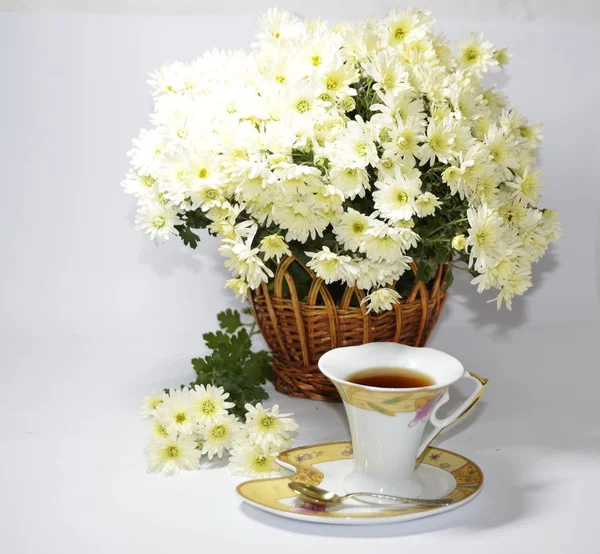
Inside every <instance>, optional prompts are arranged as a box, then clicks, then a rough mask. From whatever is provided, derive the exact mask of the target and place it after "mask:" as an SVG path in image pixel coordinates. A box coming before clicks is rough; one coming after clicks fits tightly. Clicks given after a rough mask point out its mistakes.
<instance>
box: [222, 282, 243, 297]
mask: <svg viewBox="0 0 600 554" xmlns="http://www.w3.org/2000/svg"><path fill="white" fill-rule="evenodd" d="M225 287H226V288H228V289H231V290H232V291H233V292H234V293H235V295H236V296H237V297H238V298H240V299H244V298H246V295H247V294H248V283H246V281H244V280H243V279H239V278H238V279H228V280H227V281H226V282H225Z"/></svg>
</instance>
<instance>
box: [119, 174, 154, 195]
mask: <svg viewBox="0 0 600 554" xmlns="http://www.w3.org/2000/svg"><path fill="white" fill-rule="evenodd" d="M121 185H122V186H123V188H124V189H125V192H126V193H127V194H132V195H133V196H135V197H136V198H141V199H149V198H153V197H154V196H155V195H156V194H157V192H158V191H157V188H158V187H157V186H156V179H155V178H154V177H152V176H151V175H138V174H137V173H129V174H128V175H127V177H126V178H125V180H124V181H123V182H122V183H121Z"/></svg>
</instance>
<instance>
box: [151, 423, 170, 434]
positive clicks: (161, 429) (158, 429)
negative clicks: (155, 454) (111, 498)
mask: <svg viewBox="0 0 600 554" xmlns="http://www.w3.org/2000/svg"><path fill="white" fill-rule="evenodd" d="M154 430H155V432H156V434H157V435H160V436H161V437H166V436H167V435H168V433H167V430H166V429H165V426H164V425H163V424H162V423H158V422H157V423H156V426H155V428H154Z"/></svg>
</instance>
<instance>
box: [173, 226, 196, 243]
mask: <svg viewBox="0 0 600 554" xmlns="http://www.w3.org/2000/svg"><path fill="white" fill-rule="evenodd" d="M175 229H176V230H177V232H178V233H179V236H180V237H181V240H182V241H183V244H185V245H186V246H190V247H191V248H196V246H198V243H199V242H200V237H199V236H198V235H197V234H196V233H194V231H192V230H191V229H190V228H189V227H188V226H187V225H175Z"/></svg>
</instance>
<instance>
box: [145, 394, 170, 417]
mask: <svg viewBox="0 0 600 554" xmlns="http://www.w3.org/2000/svg"><path fill="white" fill-rule="evenodd" d="M167 398H168V396H167V394H166V393H165V392H153V393H152V394H149V395H148V396H146V398H144V402H143V404H142V413H143V414H144V415H145V416H150V415H154V413H155V411H156V408H158V407H159V406H160V405H161V404H162V403H163V402H164V401H165V400H166V399H167Z"/></svg>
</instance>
